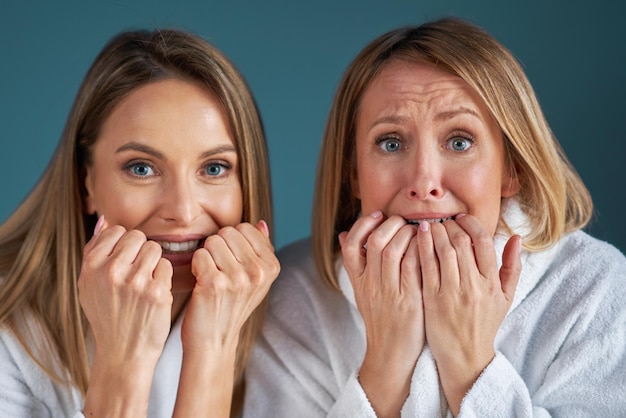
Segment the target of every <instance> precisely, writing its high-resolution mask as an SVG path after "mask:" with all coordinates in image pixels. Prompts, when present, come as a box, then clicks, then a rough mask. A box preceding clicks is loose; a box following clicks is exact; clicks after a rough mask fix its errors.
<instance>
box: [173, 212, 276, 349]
mask: <svg viewBox="0 0 626 418" xmlns="http://www.w3.org/2000/svg"><path fill="white" fill-rule="evenodd" d="M191 271H192V273H193V275H194V276H195V277H196V285H195V288H194V290H193V293H192V296H191V300H190V302H189V306H188V308H187V312H186V314H185V318H184V320H183V328H182V338H183V347H184V349H185V350H187V349H199V350H204V349H210V350H214V349H217V348H221V347H225V346H230V347H233V346H235V347H236V345H237V342H238V338H239V331H240V329H241V327H242V326H243V324H244V322H245V321H246V320H247V319H248V317H249V316H250V314H251V313H252V311H253V310H254V309H255V308H256V307H257V306H258V305H259V304H260V303H261V301H262V300H263V298H264V297H265V295H266V294H267V292H268V290H269V288H270V285H271V284H272V282H273V281H274V279H276V277H277V276H278V273H279V271H280V264H279V262H278V259H277V258H276V256H275V254H274V247H273V246H272V243H271V242H270V240H269V231H268V229H267V224H266V223H265V222H264V221H260V222H259V223H258V224H257V225H256V227H255V226H253V225H251V224H249V223H242V224H239V225H237V226H236V227H224V228H222V229H220V230H219V231H218V233H217V234H215V235H212V236H209V237H208V238H207V239H206V241H205V243H204V248H201V249H198V250H196V252H195V253H194V255H193V259H192V261H191Z"/></svg>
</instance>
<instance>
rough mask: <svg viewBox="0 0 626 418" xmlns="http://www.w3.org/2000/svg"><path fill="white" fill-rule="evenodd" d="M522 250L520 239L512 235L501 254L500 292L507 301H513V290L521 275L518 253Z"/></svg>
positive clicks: (520, 262)
mask: <svg viewBox="0 0 626 418" xmlns="http://www.w3.org/2000/svg"><path fill="white" fill-rule="evenodd" d="M521 250H522V237H520V236H519V235H513V236H512V237H511V238H509V240H508V242H507V243H506V245H505V246H504V251H503V252H502V267H501V268H500V283H501V285H502V292H504V294H505V295H506V297H507V299H508V300H509V301H513V296H514V295H515V288H516V287H517V283H518V281H519V277H520V274H521V273H522V261H521V258H520V252H521Z"/></svg>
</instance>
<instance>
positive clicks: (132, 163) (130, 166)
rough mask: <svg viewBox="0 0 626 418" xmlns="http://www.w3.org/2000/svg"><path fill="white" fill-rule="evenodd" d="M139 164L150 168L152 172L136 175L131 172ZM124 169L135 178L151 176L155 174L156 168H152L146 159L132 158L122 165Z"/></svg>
mask: <svg viewBox="0 0 626 418" xmlns="http://www.w3.org/2000/svg"><path fill="white" fill-rule="evenodd" d="M139 166H145V167H148V168H150V170H152V174H148V175H143V176H142V175H138V174H136V173H134V172H133V169H135V168H137V167H139ZM124 170H125V171H126V172H128V173H129V174H130V175H131V176H133V177H136V178H148V177H151V176H153V175H156V170H155V169H154V166H153V165H152V164H150V163H148V162H146V161H141V160H133V161H129V162H128V163H127V164H126V165H124Z"/></svg>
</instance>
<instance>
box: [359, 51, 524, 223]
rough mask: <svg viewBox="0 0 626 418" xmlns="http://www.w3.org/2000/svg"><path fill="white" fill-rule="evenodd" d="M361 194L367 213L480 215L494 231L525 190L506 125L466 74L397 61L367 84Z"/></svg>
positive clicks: (361, 123) (361, 127)
mask: <svg viewBox="0 0 626 418" xmlns="http://www.w3.org/2000/svg"><path fill="white" fill-rule="evenodd" d="M353 186H354V190H355V191H356V192H355V195H356V197H357V198H359V199H361V210H362V212H363V213H364V214H367V213H371V212H373V211H375V210H382V211H383V213H385V214H386V215H387V216H390V215H400V216H402V217H404V218H405V219H407V220H408V221H420V220H431V221H432V220H438V219H442V218H444V219H445V218H449V217H451V216H454V215H456V214H458V213H467V214H471V215H474V216H476V217H477V218H479V220H481V221H482V224H483V227H485V229H486V230H487V231H488V232H490V233H492V234H495V231H496V228H497V225H498V220H499V216H500V202H501V198H502V197H510V196H512V195H514V194H515V193H516V192H517V190H518V189H519V187H518V183H517V182H516V181H515V179H512V178H511V176H510V175H509V171H508V169H507V167H506V166H505V158H504V143H503V138H502V134H501V130H500V128H499V126H498V124H497V123H496V121H495V119H494V118H493V117H492V115H491V113H490V112H489V111H488V109H487V107H486V105H485V104H484V102H483V101H482V99H481V98H480V97H479V96H478V95H477V94H476V93H475V92H474V90H473V89H472V88H471V87H470V86H469V85H468V84H467V83H466V82H465V81H463V80H462V79H461V78H459V77H456V76H453V75H451V74H449V73H446V72H444V71H442V70H439V69H438V68H436V67H435V66H433V65H431V64H426V63H416V62H409V61H404V60H393V61H391V62H390V63H389V64H387V66H386V67H385V68H384V69H383V70H382V71H381V73H380V74H379V75H377V76H376V77H375V78H374V79H373V80H372V82H371V83H370V85H369V86H368V87H367V88H366V90H365V91H364V94H363V96H362V99H361V103H360V107H359V111H358V114H357V119H356V173H355V177H354V179H353Z"/></svg>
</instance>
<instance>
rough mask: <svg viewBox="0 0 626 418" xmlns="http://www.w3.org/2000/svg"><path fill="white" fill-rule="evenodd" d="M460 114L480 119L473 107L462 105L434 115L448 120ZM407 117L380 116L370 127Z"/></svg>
mask: <svg viewBox="0 0 626 418" xmlns="http://www.w3.org/2000/svg"><path fill="white" fill-rule="evenodd" d="M462 114H468V115H472V116H475V117H477V118H478V119H480V120H482V117H481V116H480V115H479V114H478V113H477V112H476V111H475V110H474V109H471V108H469V107H464V106H461V107H458V108H456V109H454V110H449V111H446V112H441V113H437V115H435V120H450V119H452V118H454V117H455V116H458V115H462ZM407 119H410V116H405V115H388V116H382V117H380V118H378V119H376V120H375V121H374V122H372V123H371V125H370V129H371V128H373V127H374V126H376V125H380V124H381V123H398V122H403V121H405V120H407Z"/></svg>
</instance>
